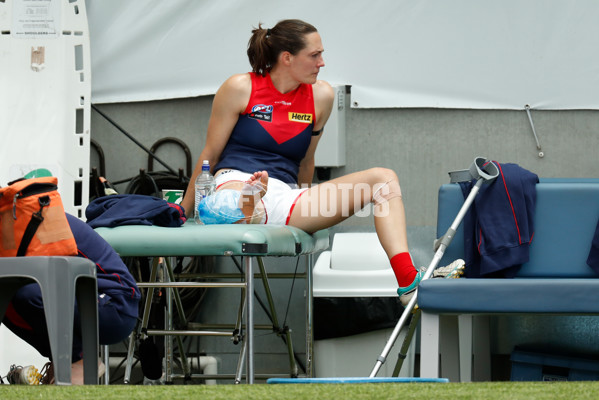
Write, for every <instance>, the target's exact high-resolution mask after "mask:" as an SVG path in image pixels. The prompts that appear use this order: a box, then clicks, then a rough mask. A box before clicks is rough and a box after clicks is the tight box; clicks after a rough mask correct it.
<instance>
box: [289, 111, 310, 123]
mask: <svg viewBox="0 0 599 400" xmlns="http://www.w3.org/2000/svg"><path fill="white" fill-rule="evenodd" d="M289 121H295V122H303V123H305V124H311V123H312V114H302V113H296V112H290V113H289Z"/></svg>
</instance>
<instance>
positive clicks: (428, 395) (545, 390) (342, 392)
mask: <svg viewBox="0 0 599 400" xmlns="http://www.w3.org/2000/svg"><path fill="white" fill-rule="evenodd" d="M597 398H599V382H483V383H375V384H373V383H363V384H295V385H266V384H256V385H217V386H204V385H189V386H185V385H169V386H125V385H116V386H63V387H56V386H36V387H32V386H9V385H2V386H0V399H23V400H29V399H130V400H150V399H160V400H181V399H223V400H225V399H226V400H236V399H244V400H245V399H273V400H275V399H276V400H279V399H293V400H304V399H305V400H316V399H334V400H348V399H377V400H378V399H401V400H406V399H435V400H437V399H440V400H442V399H451V400H455V399H484V400H492V399H501V400H504V399H505V400H515V399H523V400H524V399H525V400H535V399H568V400H570V399H593V400H595V399H597Z"/></svg>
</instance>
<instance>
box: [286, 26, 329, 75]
mask: <svg viewBox="0 0 599 400" xmlns="http://www.w3.org/2000/svg"><path fill="white" fill-rule="evenodd" d="M304 39H305V42H306V47H304V48H303V49H302V50H300V51H299V52H298V53H297V54H295V55H292V56H291V69H292V73H293V75H294V77H295V78H296V79H297V80H298V81H300V82H302V83H308V84H313V83H315V82H316V80H317V79H318V73H319V72H320V68H322V67H324V59H323V58H322V52H323V51H324V48H323V47H322V41H321V39H320V35H319V34H318V32H313V33H309V34H307V35H306V36H305V38H304Z"/></svg>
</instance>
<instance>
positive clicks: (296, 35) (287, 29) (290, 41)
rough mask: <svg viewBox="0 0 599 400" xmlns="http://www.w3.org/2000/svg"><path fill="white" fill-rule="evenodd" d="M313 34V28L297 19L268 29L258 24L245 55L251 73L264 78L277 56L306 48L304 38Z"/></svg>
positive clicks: (279, 23) (314, 29)
mask: <svg viewBox="0 0 599 400" xmlns="http://www.w3.org/2000/svg"><path fill="white" fill-rule="evenodd" d="M313 32H317V30H316V28H315V27H314V26H312V25H310V24H309V23H307V22H304V21H301V20H299V19H286V20H283V21H279V22H278V23H277V24H276V25H275V26H274V27H272V28H270V29H264V28H262V23H260V24H258V28H254V29H253V30H252V36H251V37H250V40H249V42H248V50H247V54H248V58H249V60H250V65H251V66H252V71H253V72H255V73H257V74H260V75H262V76H265V75H266V73H267V72H269V71H270V70H271V69H272V67H273V66H274V65H275V64H276V62H277V58H278V57H279V54H281V53H282V52H283V51H288V52H289V53H291V54H297V53H298V52H299V51H300V50H302V49H303V48H304V47H305V46H306V43H305V41H304V36H305V35H307V34H309V33H313Z"/></svg>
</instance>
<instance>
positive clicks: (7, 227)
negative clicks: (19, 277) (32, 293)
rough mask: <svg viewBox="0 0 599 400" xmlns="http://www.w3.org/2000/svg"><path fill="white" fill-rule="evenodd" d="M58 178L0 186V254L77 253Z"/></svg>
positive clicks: (56, 254) (43, 254) (19, 181)
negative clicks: (59, 191)
mask: <svg viewBox="0 0 599 400" xmlns="http://www.w3.org/2000/svg"><path fill="white" fill-rule="evenodd" d="M57 186H58V180H57V179H56V178H55V177H44V178H32V179H19V180H16V181H13V182H10V183H9V184H8V186H6V187H3V188H0V227H1V231H0V234H1V237H0V256H1V257H15V256H19V257H20V256H74V255H77V244H76V243H75V238H74V237H73V232H71V228H70V226H69V223H68V221H67V217H66V215H65V211H64V207H63V204H62V200H61V198H60V194H59V193H58V191H57Z"/></svg>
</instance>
